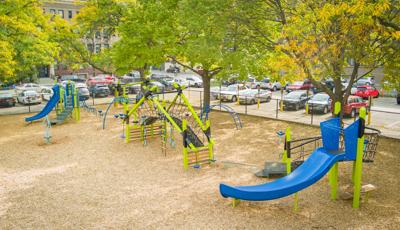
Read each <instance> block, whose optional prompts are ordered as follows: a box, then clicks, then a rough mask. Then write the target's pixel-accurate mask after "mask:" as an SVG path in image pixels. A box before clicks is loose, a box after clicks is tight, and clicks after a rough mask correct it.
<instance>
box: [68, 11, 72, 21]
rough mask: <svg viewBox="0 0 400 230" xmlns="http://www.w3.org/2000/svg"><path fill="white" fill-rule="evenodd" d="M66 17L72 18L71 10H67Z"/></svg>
mask: <svg viewBox="0 0 400 230" xmlns="http://www.w3.org/2000/svg"><path fill="white" fill-rule="evenodd" d="M68 18H69V19H71V18H72V10H68Z"/></svg>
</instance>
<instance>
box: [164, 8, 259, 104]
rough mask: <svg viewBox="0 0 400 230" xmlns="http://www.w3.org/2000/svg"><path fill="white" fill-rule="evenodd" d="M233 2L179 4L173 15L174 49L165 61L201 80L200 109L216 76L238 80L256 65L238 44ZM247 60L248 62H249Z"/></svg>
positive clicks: (239, 28) (239, 43)
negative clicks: (231, 75) (193, 73)
mask: <svg viewBox="0 0 400 230" xmlns="http://www.w3.org/2000/svg"><path fill="white" fill-rule="evenodd" d="M234 8H235V1H230V0H228V1H226V0H182V1H180V2H179V9H178V13H177V15H176V16H177V23H176V24H177V25H178V26H177V27H175V28H176V30H177V32H178V33H177V36H178V41H177V43H176V45H175V47H174V48H173V49H172V50H171V53H169V54H168V57H169V58H170V59H172V60H173V61H175V62H177V63H178V64H179V65H181V66H183V67H186V68H188V69H190V70H192V71H193V72H195V73H197V74H198V75H200V76H201V78H202V80H203V88H204V94H203V95H204V98H203V102H204V108H205V109H206V108H208V106H209V105H210V85H211V84H210V83H211V79H212V78H214V77H215V76H216V75H217V74H222V75H223V76H229V74H231V73H239V74H240V75H241V76H242V77H243V76H246V77H247V74H248V73H249V72H250V71H251V67H252V65H250V63H257V62H256V61H255V60H256V58H254V57H256V56H257V55H253V56H252V55H249V50H247V49H246V46H245V44H246V43H245V41H241V40H240V39H241V37H240V34H241V33H243V30H242V28H241V26H240V25H239V24H238V23H237V22H236V21H234V20H231V19H232V14H233V13H234V10H232V9H234ZM250 60H251V61H250Z"/></svg>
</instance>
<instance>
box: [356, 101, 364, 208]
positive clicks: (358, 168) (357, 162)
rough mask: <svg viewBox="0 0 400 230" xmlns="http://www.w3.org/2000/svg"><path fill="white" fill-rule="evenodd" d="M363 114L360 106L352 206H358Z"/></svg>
mask: <svg viewBox="0 0 400 230" xmlns="http://www.w3.org/2000/svg"><path fill="white" fill-rule="evenodd" d="M365 116H366V109H365V107H362V108H361V109H360V118H359V119H360V124H359V129H358V139H357V156H356V161H355V162H354V164H355V166H354V172H353V174H354V195H353V208H359V207H360V196H361V179H362V160H363V152H364V140H365V135H364V129H365Z"/></svg>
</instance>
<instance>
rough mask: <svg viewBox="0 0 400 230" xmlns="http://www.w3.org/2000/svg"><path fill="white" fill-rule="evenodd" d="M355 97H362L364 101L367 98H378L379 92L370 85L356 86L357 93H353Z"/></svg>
mask: <svg viewBox="0 0 400 230" xmlns="http://www.w3.org/2000/svg"><path fill="white" fill-rule="evenodd" d="M355 95H356V96H359V97H362V98H364V99H366V98H369V97H375V98H377V97H379V91H378V90H377V89H376V88H375V87H373V86H370V85H363V86H358V87H357V91H356V93H355Z"/></svg>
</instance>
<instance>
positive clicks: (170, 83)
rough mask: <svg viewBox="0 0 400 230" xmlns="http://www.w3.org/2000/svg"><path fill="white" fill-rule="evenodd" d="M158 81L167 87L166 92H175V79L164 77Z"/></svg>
mask: <svg viewBox="0 0 400 230" xmlns="http://www.w3.org/2000/svg"><path fill="white" fill-rule="evenodd" d="M157 81H158V82H161V83H162V84H163V85H164V86H165V90H166V91H173V90H174V89H175V88H174V86H173V84H174V79H173V78H172V77H164V78H161V79H158V80H157Z"/></svg>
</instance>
